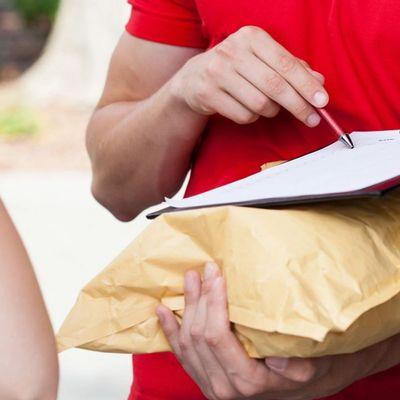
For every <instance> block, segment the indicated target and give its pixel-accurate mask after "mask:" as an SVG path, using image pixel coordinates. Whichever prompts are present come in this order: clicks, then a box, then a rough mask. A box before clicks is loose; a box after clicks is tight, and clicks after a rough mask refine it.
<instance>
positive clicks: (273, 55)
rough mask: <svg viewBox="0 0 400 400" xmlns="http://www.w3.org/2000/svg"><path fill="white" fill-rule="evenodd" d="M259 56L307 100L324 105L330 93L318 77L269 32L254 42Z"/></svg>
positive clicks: (313, 103)
mask: <svg viewBox="0 0 400 400" xmlns="http://www.w3.org/2000/svg"><path fill="white" fill-rule="evenodd" d="M252 48H253V51H254V53H255V55H256V56H257V57H259V58H260V59H261V60H262V61H263V62H264V63H265V64H266V65H268V66H269V67H270V68H272V69H273V70H274V71H275V72H276V73H277V74H279V75H280V76H281V77H283V78H284V79H285V80H286V81H287V82H288V83H289V84H290V85H291V86H292V87H293V88H294V89H295V90H296V91H297V92H298V93H299V94H300V95H301V96H302V97H303V98H304V99H305V100H307V101H308V102H309V103H310V104H312V105H313V106H315V107H324V106H326V105H327V103H328V101H329V96H328V93H327V92H326V90H325V88H324V87H323V85H322V84H321V83H320V81H319V80H318V79H316V78H315V76H314V75H313V74H311V73H310V72H309V71H308V70H307V68H305V67H304V65H303V64H302V63H301V62H299V60H298V58H297V57H295V56H293V55H292V54H290V53H289V52H288V51H287V50H286V49H285V48H284V47H283V46H281V45H280V44H279V43H277V42H276V41H275V40H274V39H272V37H271V36H269V35H268V34H267V33H264V35H260V40H258V41H254V42H252Z"/></svg>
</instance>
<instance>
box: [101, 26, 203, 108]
mask: <svg viewBox="0 0 400 400" xmlns="http://www.w3.org/2000/svg"><path fill="white" fill-rule="evenodd" d="M203 51H204V50H202V49H194V48H190V47H181V46H171V45H168V44H162V43H156V42H151V41H148V40H144V39H139V38H137V37H134V36H132V35H130V34H128V33H124V34H123V35H122V37H121V39H120V41H119V43H118V45H117V47H116V49H115V51H114V54H113V56H112V59H111V63H110V68H109V72H108V77H107V81H106V85H105V88H104V92H103V95H102V97H101V99H100V102H99V104H98V108H102V107H105V106H107V105H110V104H113V103H118V102H126V101H139V100H143V99H145V98H148V97H150V96H151V95H152V94H153V93H154V92H156V91H157V90H158V89H159V88H160V87H161V86H163V85H164V83H165V82H167V81H168V80H169V79H170V78H171V77H172V76H173V75H174V74H175V73H176V72H177V71H178V70H179V69H180V68H181V67H182V66H183V64H185V62H186V61H187V60H188V59H190V58H192V57H193V56H195V55H196V54H199V53H201V52H203Z"/></svg>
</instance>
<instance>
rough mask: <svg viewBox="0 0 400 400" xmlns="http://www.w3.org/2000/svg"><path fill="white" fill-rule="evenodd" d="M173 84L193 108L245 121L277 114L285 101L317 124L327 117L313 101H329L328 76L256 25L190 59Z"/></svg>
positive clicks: (285, 105) (295, 112)
mask: <svg viewBox="0 0 400 400" xmlns="http://www.w3.org/2000/svg"><path fill="white" fill-rule="evenodd" d="M170 84H171V86H170V87H171V88H172V92H173V94H174V95H175V96H176V97H177V98H179V99H181V100H183V101H184V102H185V103H186V104H187V105H188V106H189V107H190V108H191V109H192V110H193V111H195V112H197V113H200V114H205V115H212V114H215V113H219V114H221V115H223V116H225V117H227V118H229V119H231V120H233V121H235V122H237V123H239V124H246V123H251V122H254V121H255V120H257V119H258V118H259V117H260V116H263V117H268V118H271V117H274V116H276V115H277V114H278V112H279V109H280V107H283V108H285V109H287V110H288V111H289V112H291V113H292V114H293V115H294V116H295V117H296V118H298V119H299V120H301V121H302V122H304V123H305V124H306V125H307V126H310V127H315V126H317V125H318V124H319V122H320V120H321V118H320V116H319V115H318V113H316V111H315V110H314V109H313V107H312V106H314V107H318V108H320V107H324V106H326V104H327V103H328V101H329V96H328V93H327V91H326V90H325V88H324V77H323V76H322V75H321V74H320V73H318V72H316V71H313V70H312V69H311V68H310V67H309V65H308V64H307V63H306V62H305V61H303V60H300V59H298V58H297V57H295V56H294V55H292V54H291V53H290V52H289V51H287V50H286V49H285V48H284V47H283V46H281V45H280V44H279V43H278V42H276V41H275V40H274V39H273V38H272V37H271V36H270V35H269V34H268V33H267V32H265V31H264V30H262V29H261V28H258V27H255V26H245V27H243V28H241V29H239V30H238V31H237V32H236V33H234V34H232V35H230V36H229V37H228V38H226V39H225V40H224V41H222V42H221V43H220V44H218V45H217V46H216V47H214V48H212V49H210V50H209V51H207V52H205V53H202V54H199V55H197V56H195V57H193V58H192V59H190V60H189V61H188V62H187V63H186V64H185V65H184V66H183V68H182V69H181V70H180V71H179V72H178V73H177V74H176V75H175V77H174V78H173V79H172V80H171V82H170Z"/></svg>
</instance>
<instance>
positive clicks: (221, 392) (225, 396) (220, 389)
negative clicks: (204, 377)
mask: <svg viewBox="0 0 400 400" xmlns="http://www.w3.org/2000/svg"><path fill="white" fill-rule="evenodd" d="M212 388H213V389H212V390H213V392H214V394H215V397H216V399H217V400H231V399H232V400H233V399H234V396H233V395H232V393H231V390H230V389H229V388H227V387H226V386H225V385H222V384H221V383H220V382H216V383H213V384H212Z"/></svg>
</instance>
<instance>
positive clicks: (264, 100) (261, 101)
mask: <svg viewBox="0 0 400 400" xmlns="http://www.w3.org/2000/svg"><path fill="white" fill-rule="evenodd" d="M270 103H271V101H270V100H269V99H268V97H266V96H263V95H260V96H255V97H254V99H253V100H252V109H253V111H255V112H256V113H257V114H261V113H262V112H263V111H265V110H266V109H267V108H268V106H269V105H270Z"/></svg>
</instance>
